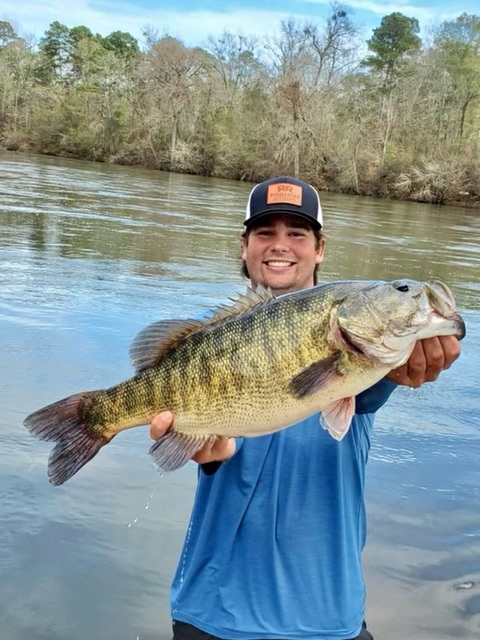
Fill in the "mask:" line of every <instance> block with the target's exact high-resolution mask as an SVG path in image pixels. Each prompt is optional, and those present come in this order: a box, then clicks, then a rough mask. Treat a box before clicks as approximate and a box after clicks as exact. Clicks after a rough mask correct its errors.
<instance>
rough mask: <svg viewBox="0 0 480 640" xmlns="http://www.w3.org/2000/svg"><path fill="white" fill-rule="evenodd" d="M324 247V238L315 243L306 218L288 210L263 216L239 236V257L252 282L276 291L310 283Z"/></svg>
mask: <svg viewBox="0 0 480 640" xmlns="http://www.w3.org/2000/svg"><path fill="white" fill-rule="evenodd" d="M317 244H318V246H317ZM324 249H325V241H324V240H323V239H322V240H320V242H319V243H317V239H316V238H315V234H314V233H313V229H312V228H311V226H310V225H309V224H308V222H306V221H304V220H303V218H301V217H300V216H296V215H294V214H290V213H278V214H276V213H275V214H273V213H272V214H270V215H266V216H264V218H263V219H262V220H260V224H259V225H255V226H254V227H253V228H252V229H251V231H250V233H249V234H248V236H247V237H246V238H242V259H243V260H245V263H246V266H247V269H248V273H249V274H250V279H251V281H252V284H254V285H257V284H262V285H263V286H264V287H270V288H271V289H272V291H273V292H274V293H275V294H276V295H280V294H282V293H287V292H288V291H296V290H298V289H305V288H307V287H311V286H313V284H314V275H313V274H314V271H315V267H316V265H317V264H320V263H321V262H322V260H323V252H324Z"/></svg>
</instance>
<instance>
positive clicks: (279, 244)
mask: <svg viewBox="0 0 480 640" xmlns="http://www.w3.org/2000/svg"><path fill="white" fill-rule="evenodd" d="M271 249H272V251H282V252H284V251H288V250H289V249H290V244H289V242H288V236H286V235H283V234H279V235H276V236H275V238H274V239H273V242H272V246H271Z"/></svg>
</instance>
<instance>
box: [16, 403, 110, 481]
mask: <svg viewBox="0 0 480 640" xmlns="http://www.w3.org/2000/svg"><path fill="white" fill-rule="evenodd" d="M100 393H101V392H100V391H86V392H84V393H77V394H75V395H73V396H70V397H68V398H65V399H63V400H59V401H58V402H54V403H53V404H50V405H48V406H47V407H44V408H43V409H39V410H38V411H35V412H34V413H31V414H30V415H29V416H27V418H25V420H24V423H23V424H24V425H25V427H26V428H27V429H28V430H29V431H30V433H31V434H32V435H34V436H36V437H37V438H40V440H48V441H53V442H56V445H55V448H54V449H53V450H52V452H51V453H50V457H49V459H48V477H49V479H50V482H51V483H52V484H54V485H60V484H63V483H64V482H65V481H66V480H68V479H69V478H71V477H72V476H73V475H74V474H75V473H77V471H78V470H79V469H81V468H82V467H83V466H84V465H85V464H86V463H87V462H88V461H89V460H91V459H92V458H93V457H94V456H95V455H96V454H97V453H98V451H99V450H100V449H101V448H102V447H103V445H105V444H107V443H108V442H110V440H111V439H112V437H113V436H108V437H106V436H105V435H104V434H102V433H101V432H99V430H98V431H97V433H95V429H94V428H92V427H93V426H94V425H92V424H91V423H90V422H89V421H88V420H87V419H86V410H87V409H88V408H90V407H91V406H92V403H94V402H95V399H96V398H97V396H98V395H99V394H100Z"/></svg>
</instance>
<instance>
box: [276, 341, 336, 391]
mask: <svg viewBox="0 0 480 640" xmlns="http://www.w3.org/2000/svg"><path fill="white" fill-rule="evenodd" d="M340 362H341V353H340V352H338V353H334V354H333V355H331V356H329V357H328V358H325V359H324V360H319V361H318V362H314V363H313V364H311V365H310V366H308V367H306V368H305V369H303V371H300V373H297V375H296V376H294V377H293V378H292V379H291V380H290V383H289V385H288V386H289V389H290V391H291V392H292V393H293V395H294V396H295V397H296V398H305V397H306V396H310V395H312V394H314V393H317V392H318V391H320V390H321V389H326V388H328V387H329V386H330V385H331V384H333V383H334V382H336V381H337V380H338V378H339V377H341V376H342V375H343V374H342V373H341V372H340V370H339V364H340Z"/></svg>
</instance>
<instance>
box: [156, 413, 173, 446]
mask: <svg viewBox="0 0 480 640" xmlns="http://www.w3.org/2000/svg"><path fill="white" fill-rule="evenodd" d="M172 424H173V413H172V412H171V411H162V413H159V414H158V415H157V416H155V417H154V418H153V420H152V422H151V423H150V437H151V438H152V440H158V438H160V437H161V436H163V435H164V434H165V433H166V432H167V431H168V430H169V429H170V427H171V426H172Z"/></svg>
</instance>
